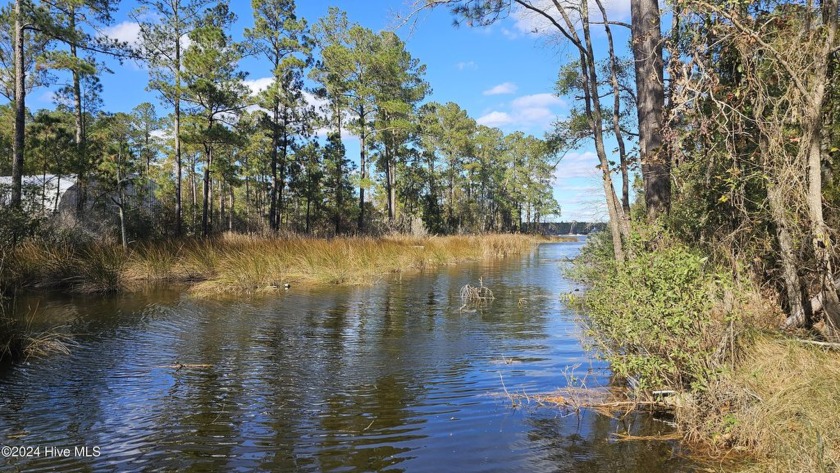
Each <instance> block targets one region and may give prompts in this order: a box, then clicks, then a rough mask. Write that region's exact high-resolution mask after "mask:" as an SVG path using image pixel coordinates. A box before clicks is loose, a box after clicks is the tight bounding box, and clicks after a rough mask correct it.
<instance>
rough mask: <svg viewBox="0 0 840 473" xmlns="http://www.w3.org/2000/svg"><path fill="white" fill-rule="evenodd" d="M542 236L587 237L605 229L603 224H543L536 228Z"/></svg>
mask: <svg viewBox="0 0 840 473" xmlns="http://www.w3.org/2000/svg"><path fill="white" fill-rule="evenodd" d="M536 229H537V231H536V232H535V233H539V234H542V235H589V234H590V233H595V232H600V231H603V230H606V229H607V224H606V223H603V222H543V223H539V224H537V226H536Z"/></svg>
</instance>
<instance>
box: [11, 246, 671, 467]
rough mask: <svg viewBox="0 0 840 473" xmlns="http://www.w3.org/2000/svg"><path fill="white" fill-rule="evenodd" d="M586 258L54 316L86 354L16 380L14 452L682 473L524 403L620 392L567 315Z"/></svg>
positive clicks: (188, 462)
mask: <svg viewBox="0 0 840 473" xmlns="http://www.w3.org/2000/svg"><path fill="white" fill-rule="evenodd" d="M577 248H578V246H575V245H563V244H552V245H544V246H542V247H540V249H539V251H538V252H537V253H535V254H534V255H531V256H528V257H524V258H521V259H511V260H507V261H505V262H502V263H493V264H483V263H481V264H473V265H462V266H458V267H447V268H443V269H442V270H440V271H436V272H427V273H424V274H422V275H419V276H416V277H412V278H402V279H401V280H399V279H395V280H393V281H383V282H382V283H380V284H377V285H375V286H372V287H364V288H304V287H301V288H296V289H295V291H293V292H288V293H282V294H278V295H275V296H271V297H262V298H251V299H248V300H247V301H200V300H193V299H191V298H189V297H186V296H184V295H182V294H173V293H172V292H171V291H170V292H166V293H165V294H164V295H162V296H160V297H159V296H158V295H156V294H155V293H154V292H150V293H147V294H145V295H142V296H141V295H137V296H131V297H122V298H111V299H109V298H103V299H102V300H97V299H90V300H86V301H79V300H71V301H64V302H61V301H59V300H54V301H52V302H50V307H51V308H56V311H57V313H59V314H61V315H60V316H61V317H62V318H63V319H62V320H64V319H67V318H68V317H71V315H68V314H75V315H72V317H74V319H73V320H75V322H74V323H75V324H76V325H75V326H74V327H75V328H76V329H78V330H77V332H76V333H78V336H77V341H78V342H79V346H78V348H77V349H75V350H74V351H73V353H72V354H71V355H69V356H55V357H51V358H48V359H44V360H38V361H31V362H30V363H28V364H23V365H18V366H16V367H14V368H12V369H11V370H9V371H7V372H5V373H3V374H0V392H3V393H4V396H3V397H2V398H0V434H2V435H3V436H4V437H5V442H7V443H9V442H11V443H12V444H17V445H24V444H44V445H46V444H50V445H62V446H65V445H66V446H75V445H80V446H99V447H100V448H101V449H102V456H100V457H99V458H86V459H84V458H82V459H80V458H63V459H49V460H47V459H19V460H16V461H14V462H12V463H10V464H9V466H11V467H12V468H19V469H22V470H27V471H90V470H101V471H161V470H168V471H172V470H176V471H177V470H193V471H253V470H263V471H380V470H382V471H385V470H394V471H398V470H406V471H440V470H441V469H442V468H443V469H445V470H447V471H465V472H476V471H619V470H621V471H669V470H668V469H667V468H670V469H672V470H673V469H674V468H675V466H674V464H673V463H668V462H669V461H670V460H668V458H667V456H666V455H665V452H666V450H667V445H666V446H665V447H662V446H661V445H660V446H658V447H650V448H647V449H645V448H640V447H627V446H624V445H617V444H615V443H614V442H609V440H608V438H609V434H610V433H611V432H614V431H615V430H616V429H618V428H620V427H621V426H619V425H617V424H616V421H615V420H613V419H608V418H602V417H601V416H597V415H595V414H592V413H585V414H584V415H583V416H581V417H575V418H566V417H562V416H561V415H560V413H558V412H556V411H548V410H542V409H536V410H535V409H532V408H527V407H526V408H511V402H510V400H509V399H508V398H507V397H505V393H506V392H509V393H512V394H519V393H525V394H527V395H529V396H530V395H532V394H535V393H541V392H548V391H551V390H553V389H555V388H558V387H561V386H563V385H564V384H565V383H567V382H569V380H570V379H577V380H579V379H586V381H587V384H588V385H603V384H605V383H607V381H608V375H609V373H608V372H606V371H605V370H604V365H603V364H602V363H600V362H597V361H594V360H593V359H592V357H591V356H590V355H589V354H587V353H585V352H584V351H583V350H582V349H581V347H580V342H579V340H578V338H579V332H580V331H579V329H578V328H577V325H576V324H575V321H574V315H573V314H570V313H568V312H567V311H566V309H565V308H564V307H563V306H562V305H561V304H560V301H559V299H558V298H557V297H552V295H553V294H558V293H560V292H562V291H567V290H569V289H568V288H569V287H571V286H570V285H569V283H568V282H567V281H565V280H564V279H563V277H562V274H561V272H560V267H561V265H560V264H559V263H558V260H563V259H565V258H568V257H569V256H570V255H573V254H574V253H575V252H576V251H577ZM479 278H482V280H483V281H484V283H485V284H486V285H488V286H489V287H491V288H492V289H493V290H494V292H495V293H496V300H495V301H493V303H492V304H489V305H488V306H486V307H481V308H479V309H477V310H476V311H475V312H474V313H463V312H459V311H458V308H459V307H460V305H461V301H460V300H459V297H458V294H459V291H460V288H461V287H462V286H463V285H464V284H467V283H470V284H475V283H476V282H477V281H478V280H479ZM523 301H524V302H523ZM45 316H48V315H45ZM590 383H591V384H590ZM663 448H665V450H663ZM667 451H670V450H667Z"/></svg>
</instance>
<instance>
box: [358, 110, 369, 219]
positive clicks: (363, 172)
mask: <svg viewBox="0 0 840 473" xmlns="http://www.w3.org/2000/svg"><path fill="white" fill-rule="evenodd" d="M359 116H360V117H361V120H360V122H361V127H362V129H361V132H360V133H359V169H360V176H361V181H360V182H359V224H358V227H359V233H364V231H365V178H366V177H367V163H366V159H365V158H367V150H366V149H365V146H366V141H365V139H366V138H367V137H366V136H365V135H366V133H365V109H364V106H363V107H362V108H361V113H359Z"/></svg>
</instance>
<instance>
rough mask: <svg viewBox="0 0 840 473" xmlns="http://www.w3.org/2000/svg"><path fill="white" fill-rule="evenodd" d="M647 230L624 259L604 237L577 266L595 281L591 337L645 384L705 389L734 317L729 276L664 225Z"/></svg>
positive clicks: (589, 301)
mask: <svg viewBox="0 0 840 473" xmlns="http://www.w3.org/2000/svg"><path fill="white" fill-rule="evenodd" d="M643 232H644V233H646V234H642V235H639V234H637V237H636V239H635V240H634V241H633V242H631V245H632V246H633V252H634V255H635V256H634V258H633V259H632V260H630V261H628V262H626V263H624V264H622V265H618V264H616V263H615V262H614V261H613V260H611V259H610V257H609V256H608V254H609V253H608V252H607V251H604V249H603V248H601V247H602V246H604V242H603V241H601V240H602V239H601V238H598V237H596V238H594V239H593V240H592V248H587V250H586V251H584V252H583V254H582V258H581V260H580V261H579V262H578V263H577V265H576V266H577V267H578V269H577V270H576V272H577V274H578V275H579V276H581V275H582V276H585V280H586V282H588V283H589V285H590V289H589V291H588V292H587V295H586V299H585V301H586V302H585V304H586V308H587V309H588V319H589V323H590V328H591V329H592V334H593V340H595V342H596V343H597V344H598V345H599V348H601V351H602V352H603V353H604V356H605V357H606V358H607V359H608V360H609V361H610V363H611V364H612V369H613V371H614V372H615V373H616V374H618V375H622V376H624V377H627V378H631V379H635V380H637V381H638V388H639V389H641V390H648V389H665V388H674V389H684V388H692V389H698V388H702V387H703V386H704V385H705V384H706V383H707V381H708V380H709V378H710V376H711V375H712V374H713V373H714V372H715V370H716V369H717V368H716V367H717V366H719V360H718V358H719V357H720V356H721V353H720V349H719V345H720V340H721V339H722V338H723V337H722V334H723V333H724V331H725V330H726V328H727V327H728V322H730V321H729V319H728V317H730V314H728V313H727V311H726V310H725V309H723V307H722V305H723V304H722V303H721V301H723V300H724V299H725V297H724V296H725V294H726V293H729V294H731V286H732V283H731V279H730V278H729V277H728V276H726V275H724V274H721V273H719V272H717V271H715V270H714V268H711V267H709V265H708V264H707V259H706V258H703V257H701V256H700V255H698V254H696V253H695V252H693V251H691V250H690V249H689V248H687V247H686V246H685V245H683V244H680V243H677V242H675V241H672V240H670V239H668V238H667V236H666V235H664V234H662V233H661V232H659V231H657V230H655V229H653V230H651V229H644V230H643ZM652 241H654V242H655V243H653V244H652V243H651V242H652Z"/></svg>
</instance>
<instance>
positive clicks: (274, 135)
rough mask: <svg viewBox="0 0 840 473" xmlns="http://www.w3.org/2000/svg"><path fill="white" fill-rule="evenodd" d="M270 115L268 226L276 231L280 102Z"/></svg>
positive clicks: (277, 219)
mask: <svg viewBox="0 0 840 473" xmlns="http://www.w3.org/2000/svg"><path fill="white" fill-rule="evenodd" d="M272 116H273V121H272V123H271V190H270V196H269V200H270V201H271V203H270V205H269V210H268V222H269V226H270V227H271V230H272V231H274V232H276V231H277V230H279V229H280V224H279V221H280V219H279V218H278V217H277V213H278V209H277V199H278V197H277V194H278V188H279V186H280V183H279V178H278V176H277V161H278V160H279V156H278V153H277V148H279V147H280V133H279V131H278V130H277V121H278V120H279V119H280V104H279V103H277V102H275V103H274V109H273V110H272Z"/></svg>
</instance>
